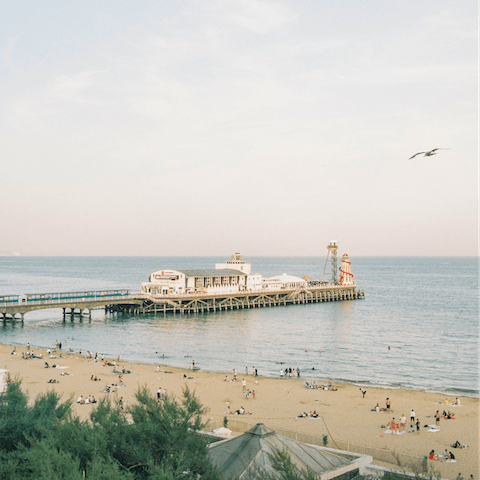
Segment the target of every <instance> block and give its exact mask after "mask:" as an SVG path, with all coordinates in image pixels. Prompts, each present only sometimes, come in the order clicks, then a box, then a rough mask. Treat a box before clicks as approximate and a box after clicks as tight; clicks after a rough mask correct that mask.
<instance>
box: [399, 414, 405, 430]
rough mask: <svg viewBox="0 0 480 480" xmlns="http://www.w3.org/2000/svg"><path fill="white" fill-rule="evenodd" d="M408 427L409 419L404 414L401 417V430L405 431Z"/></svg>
mask: <svg viewBox="0 0 480 480" xmlns="http://www.w3.org/2000/svg"><path fill="white" fill-rule="evenodd" d="M406 426H407V417H406V416H405V414H404V413H402V416H401V417H400V428H401V429H402V430H405V427H406Z"/></svg>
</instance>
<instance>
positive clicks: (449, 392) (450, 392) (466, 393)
mask: <svg viewBox="0 0 480 480" xmlns="http://www.w3.org/2000/svg"><path fill="white" fill-rule="evenodd" d="M0 346H10V347H12V348H13V347H16V348H19V347H20V348H23V349H25V348H26V347H25V345H24V344H20V343H8V344H3V343H0ZM31 347H32V348H35V349H38V350H42V351H46V350H48V349H52V348H54V347H46V346H40V345H31ZM62 352H63V353H64V354H66V355H76V356H78V355H79V352H76V351H73V352H69V351H67V350H66V349H64V350H62ZM102 354H103V353H99V354H98V355H99V356H101V355H102ZM82 355H84V354H83V353H82ZM104 355H105V356H106V357H108V358H112V359H113V358H115V356H114V355H111V354H104ZM193 357H194V355H189V358H193ZM158 360H159V362H153V361H151V360H129V359H124V360H122V362H123V363H132V364H141V365H152V366H158V365H161V366H163V367H168V368H175V369H178V370H186V371H188V370H189V369H188V368H187V367H183V366H179V365H170V364H167V363H163V362H162V360H165V358H161V357H160V358H159V359H158ZM281 366H282V365H281V364H279V369H280V368H281ZM201 371H203V372H204V373H212V374H213V373H215V374H221V375H229V374H230V372H231V371H230V370H228V371H227V370H207V369H201ZM305 372H308V376H306V377H303V376H301V378H300V379H301V380H309V381H311V380H315V381H316V382H317V383H318V382H322V383H327V381H328V378H327V377H326V376H322V374H321V373H320V372H319V374H318V375H312V374H311V370H305V371H303V372H301V373H303V374H305ZM241 373H242V372H241V371H240V372H239V375H240V374H241ZM262 377H263V378H269V379H273V380H275V379H278V380H281V378H280V377H279V376H276V375H262ZM312 377H315V378H312ZM295 379H296V377H294V378H289V380H295ZM333 380H334V381H335V383H337V384H342V385H353V386H356V387H365V388H377V389H384V390H406V391H411V392H423V393H431V394H437V395H443V396H447V397H458V396H462V397H465V398H476V399H480V390H465V389H461V388H459V389H455V388H447V389H445V390H439V389H435V388H432V389H429V388H415V387H410V386H406V385H401V384H385V383H375V382H368V381H362V380H346V379H338V378H333Z"/></svg>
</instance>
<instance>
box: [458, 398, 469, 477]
mask: <svg viewBox="0 0 480 480" xmlns="http://www.w3.org/2000/svg"><path fill="white" fill-rule="evenodd" d="M455 405H460V400H459V399H458V397H457V398H456V399H455ZM470 476H471V475H470Z"/></svg>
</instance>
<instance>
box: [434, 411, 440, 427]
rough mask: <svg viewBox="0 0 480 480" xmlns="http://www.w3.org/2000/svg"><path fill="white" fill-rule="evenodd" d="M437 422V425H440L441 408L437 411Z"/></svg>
mask: <svg viewBox="0 0 480 480" xmlns="http://www.w3.org/2000/svg"><path fill="white" fill-rule="evenodd" d="M435 422H436V425H437V427H438V426H439V425H440V410H437V411H436V412H435Z"/></svg>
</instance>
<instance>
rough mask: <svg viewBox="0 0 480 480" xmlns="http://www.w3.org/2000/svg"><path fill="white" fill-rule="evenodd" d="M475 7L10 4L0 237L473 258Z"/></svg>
mask: <svg viewBox="0 0 480 480" xmlns="http://www.w3.org/2000/svg"><path fill="white" fill-rule="evenodd" d="M477 24H478V12H477V2H474V1H472V0H468V1H467V0H452V1H450V0H422V1H418V0H403V1H398V0H395V1H393V0H382V1H379V0H377V1H376V0H372V1H369V2H364V1H359V0H351V1H344V0H336V1H325V0H316V1H313V0H296V1H295V2H290V1H282V0H278V1H267V0H202V1H200V0H198V1H194V0H193V1H173V0H171V1H158V0H155V1H150V0H144V1H142V2H131V1H122V0H115V1H113V0H105V1H102V2H98V1H96V0H94V1H92V0H85V1H82V2H73V1H64V0H62V1H55V0H53V1H49V2H38V1H36V0H32V1H27V0H18V1H16V2H7V4H5V5H4V6H2V13H1V15H0V105H1V108H0V231H1V234H0V252H1V251H3V252H5V251H15V252H19V253H21V254H24V255H132V256H135V255H152V256H153V255H159V256H170V255H172V256H173V255H175V256H176V255H179V256H180V255H182V256H183V255H185V256H197V255H198V256H207V255H214V256H218V255H230V254H232V253H234V252H241V253H243V254H244V255H247V256H249V257H251V256H267V255H268V256H313V255H319V256H325V255H326V246H327V244H328V243H329V242H330V241H331V240H333V239H334V240H337V241H338V242H339V253H345V252H347V253H349V255H350V256H351V257H354V256H377V255H378V256H392V255H395V256H397V255H398V256H405V255H409V256H410V255H412V256H416V255H418V256H425V255H432V256H456V255H478V65H477V63H478V60H477V55H478V54H477V42H478V30H477V28H478V27H477ZM434 148H445V149H448V150H438V152H437V155H435V156H430V157H425V156H423V155H419V156H417V157H415V158H414V159H412V160H409V157H411V156H412V155H413V154H415V153H417V152H425V151H429V150H431V149H434Z"/></svg>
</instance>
